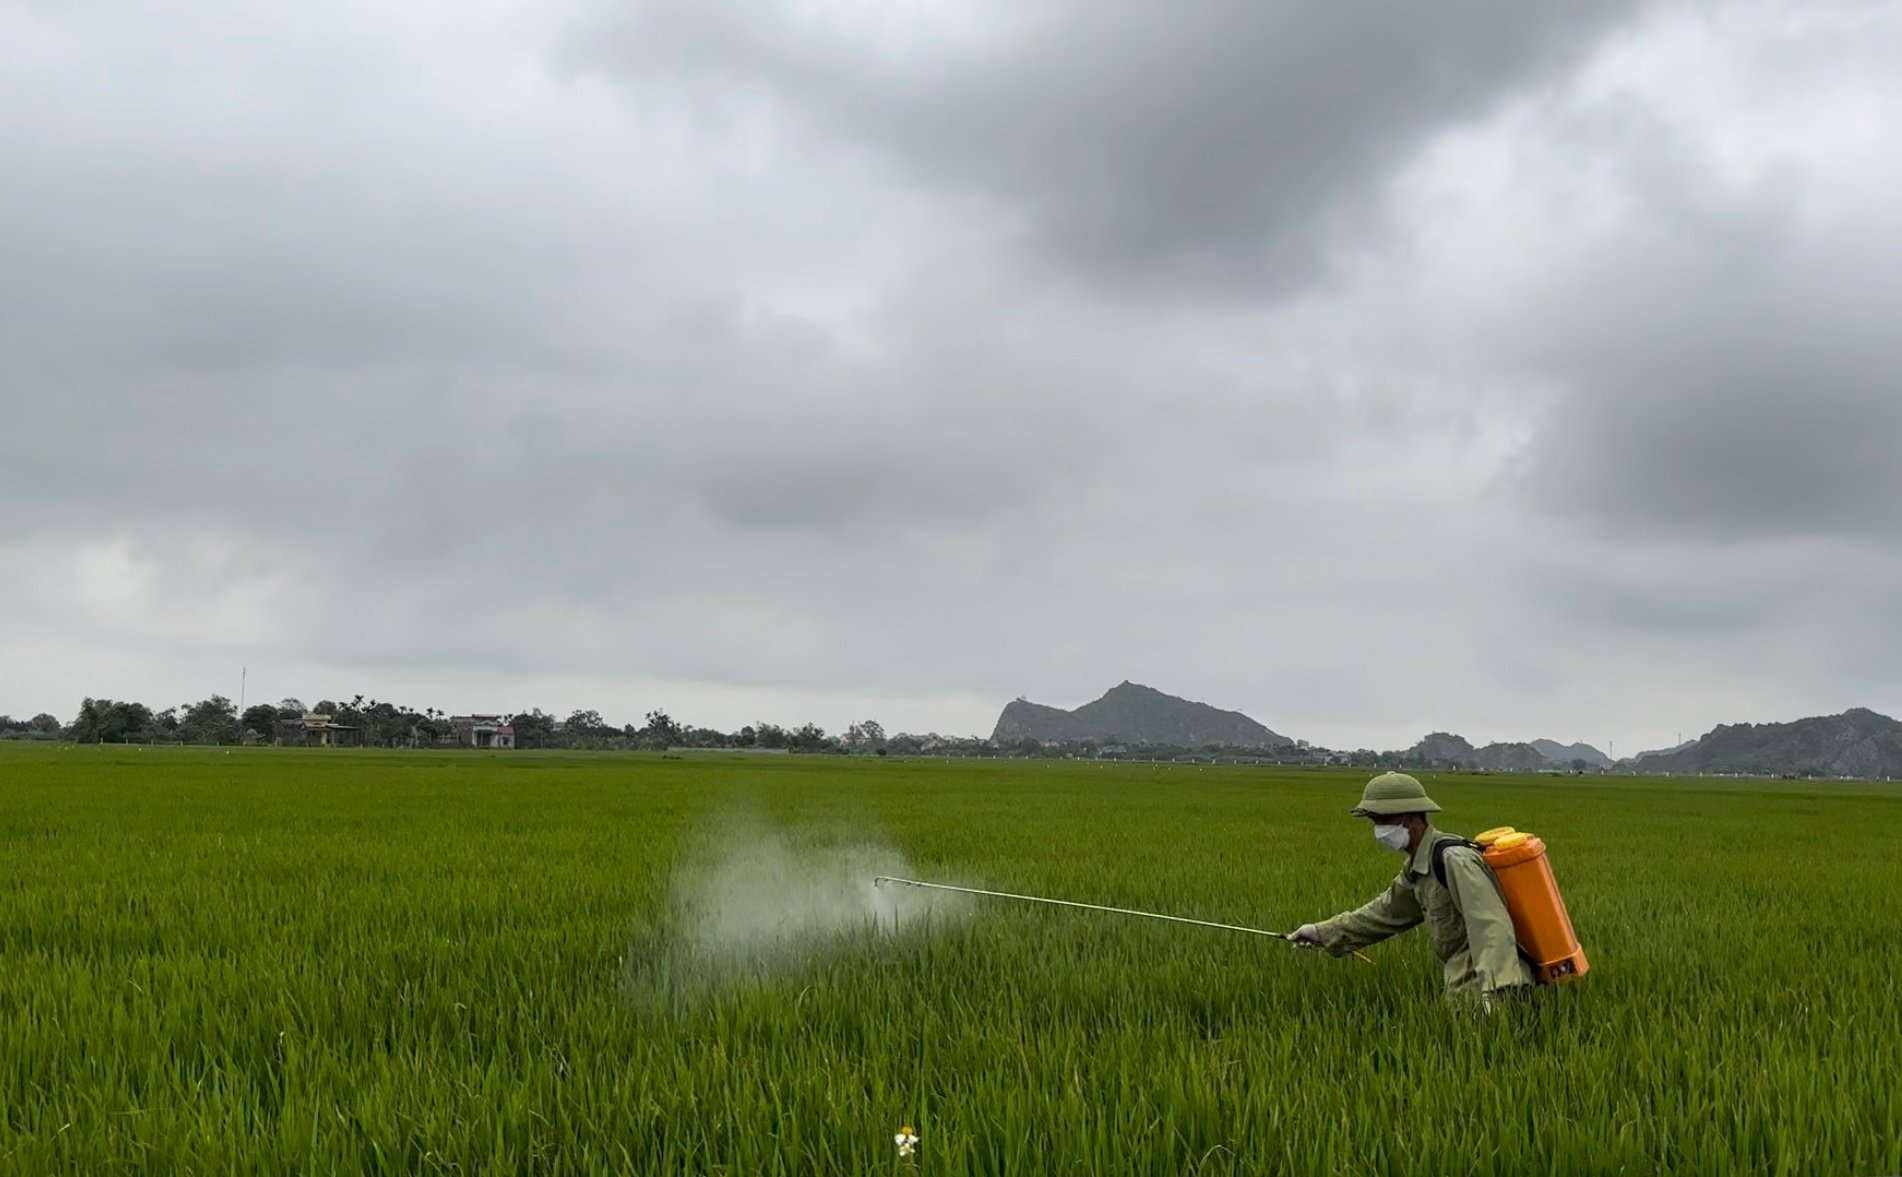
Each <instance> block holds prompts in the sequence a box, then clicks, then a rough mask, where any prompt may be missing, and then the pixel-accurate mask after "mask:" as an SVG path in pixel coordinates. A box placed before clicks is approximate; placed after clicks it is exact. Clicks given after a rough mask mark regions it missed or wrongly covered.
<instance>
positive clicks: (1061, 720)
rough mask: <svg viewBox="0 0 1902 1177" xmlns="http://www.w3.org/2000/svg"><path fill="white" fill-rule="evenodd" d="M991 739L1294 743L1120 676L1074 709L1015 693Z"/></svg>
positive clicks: (1234, 715) (1237, 715) (1237, 716)
mask: <svg viewBox="0 0 1902 1177" xmlns="http://www.w3.org/2000/svg"><path fill="white" fill-rule="evenodd" d="M991 739H992V740H993V741H994V742H996V743H998V744H1015V743H1017V742H1019V741H1022V740H1036V741H1038V742H1040V743H1047V742H1057V743H1076V742H1079V741H1082V740H1094V741H1096V742H1097V743H1115V744H1159V745H1168V746H1171V747H1177V748H1211V747H1229V748H1279V747H1285V746H1287V745H1289V744H1292V743H1294V741H1293V740H1290V739H1289V738H1287V737H1286V736H1283V735H1279V734H1277V733H1275V732H1272V731H1270V730H1269V729H1267V728H1265V727H1263V726H1262V725H1261V724H1259V723H1256V722H1255V721H1254V720H1252V719H1250V718H1248V717H1247V716H1246V715H1243V714H1242V713H1241V712H1239V711H1223V710H1220V709H1219V708H1215V707H1211V706H1209V705H1208V704H1206V703H1197V702H1194V701H1192V700H1189V699H1179V698H1177V697H1176V696H1174V695H1165V694H1163V693H1162V692H1161V691H1158V690H1156V689H1154V688H1153V687H1145V686H1142V685H1141V684H1139V683H1133V682H1123V683H1121V684H1119V685H1117V686H1114V687H1111V688H1110V689H1109V691H1108V692H1106V693H1105V694H1104V695H1103V697H1102V698H1100V699H1098V700H1096V701H1095V702H1093V703H1085V704H1084V705H1083V706H1081V707H1078V708H1077V709H1076V710H1075V711H1065V710H1063V709H1062V708H1060V707H1046V706H1044V705H1043V704H1041V703H1032V702H1029V701H1028V700H1025V699H1018V700H1016V701H1015V702H1012V703H1011V704H1009V705H1008V706H1006V707H1005V708H1004V713H1003V714H1002V715H1000V716H998V717H997V727H996V729H995V730H994V731H992V733H991Z"/></svg>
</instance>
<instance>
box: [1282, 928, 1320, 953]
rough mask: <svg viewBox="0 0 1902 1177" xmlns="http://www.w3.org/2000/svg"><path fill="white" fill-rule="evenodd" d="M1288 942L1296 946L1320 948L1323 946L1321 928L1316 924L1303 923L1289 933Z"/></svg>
mask: <svg viewBox="0 0 1902 1177" xmlns="http://www.w3.org/2000/svg"><path fill="white" fill-rule="evenodd" d="M1288 943H1290V944H1292V945H1294V946H1295V947H1296V948H1319V947H1320V946H1321V929H1320V928H1319V927H1318V926H1317V925H1314V924H1302V925H1301V926H1300V927H1298V928H1296V929H1295V930H1294V931H1292V932H1289V933H1288Z"/></svg>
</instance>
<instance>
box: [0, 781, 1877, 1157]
mask: <svg viewBox="0 0 1902 1177" xmlns="http://www.w3.org/2000/svg"><path fill="white" fill-rule="evenodd" d="M1426 779H1427V783H1428V787H1429V789H1430V790H1431V791H1432V792H1433V793H1434V795H1435V796H1436V798H1437V799H1438V800H1439V801H1440V802H1441V803H1442V804H1443V805H1445V806H1446V812H1445V813H1443V814H1441V815H1440V818H1441V821H1440V824H1441V825H1442V827H1443V828H1446V829H1449V830H1452V831H1455V832H1462V833H1468V834H1470V833H1472V832H1475V831H1477V830H1480V829H1483V828H1486V827H1488V826H1494V825H1500V824H1511V825H1515V826H1518V827H1520V828H1522V829H1530V830H1534V831H1536V832H1537V833H1539V834H1540V835H1541V836H1542V837H1544V838H1545V839H1546V841H1547V842H1548V844H1549V845H1550V846H1551V850H1552V856H1553V862H1554V866H1555V869H1556V870H1557V873H1558V877H1559V881H1560V883H1561V885H1562V886H1563V887H1564V890H1565V893H1566V896H1567V900H1568V902H1569V904H1570V906H1571V911H1572V916H1573V919H1574V922H1575V924H1576V925H1577V928H1578V931H1579V935H1580V938H1581V939H1582V940H1583V941H1584V943H1585V946H1586V950H1587V951H1588V953H1589V954H1590V956H1591V962H1592V974H1591V976H1590V977H1589V978H1587V979H1586V980H1585V981H1583V982H1582V983H1580V984H1578V985H1575V986H1571V987H1568V988H1564V989H1551V990H1542V991H1540V992H1539V993H1537V994H1536V997H1537V1000H1535V1001H1532V1002H1530V1003H1527V1004H1525V1005H1524V1006H1522V1007H1512V1008H1506V1009H1503V1010H1501V1011H1500V1012H1498V1013H1496V1014H1495V1015H1494V1016H1493V1017H1491V1018H1489V1019H1483V1020H1481V1019H1477V1018H1474V1017H1472V1016H1470V1015H1468V1014H1465V1013H1463V1012H1461V1011H1459V1010H1457V1009H1455V1008H1452V1007H1450V1006H1448V1005H1447V1004H1446V1003H1445V1002H1444V1001H1443V1000H1442V999H1441V996H1440V992H1439V970H1438V966H1437V963H1436V962H1435V961H1434V960H1433V959H1432V957H1431V955H1430V954H1429V952H1428V950H1427V946H1426V944H1425V943H1424V937H1422V936H1420V935H1419V934H1417V933H1416V934H1414V935H1410V936H1405V937H1401V938H1399V939H1396V940H1392V941H1389V942H1387V943H1385V944H1382V945H1379V946H1377V947H1376V948H1374V949H1373V950H1372V951H1371V955H1372V956H1374V958H1375V959H1376V962H1377V963H1376V964H1375V965H1373V966H1372V967H1368V966H1364V965H1360V964H1356V963H1354V962H1352V961H1336V960H1332V959H1329V958H1326V957H1323V956H1321V955H1319V954H1311V953H1303V952H1298V951H1295V950H1293V949H1291V948H1289V947H1288V946H1286V945H1284V944H1282V943H1279V942H1277V941H1273V940H1268V939H1265V938H1258V937H1251V936H1246V935H1240V934H1233V933H1224V932H1219V931H1213V930H1207V929H1197V928H1187V927H1179V926H1174V925H1169V924H1161V923H1153V922H1149V921H1143V920H1135V919H1129V918H1125V917H1116V916H1110V915H1101V914H1095V913H1086V912H1073V911H1061V910H1051V909H1044V908H1038V907H1034V906H1030V905H1012V904H1010V903H1007V902H1004V901H997V900H973V901H968V902H966V903H964V904H962V905H957V906H944V905H938V906H934V907H930V908H923V907H919V906H915V905H914V906H910V907H879V906H864V907H859V906H855V904H857V903H859V902H860V901H859V899H858V896H859V894H860V892H859V890H858V887H859V885H860V881H861V880H862V878H863V876H865V875H868V874H870V873H904V872H907V871H908V872H910V874H911V875H912V876H913V877H917V878H925V879H942V880H945V881H950V882H958V883H965V884H970V885H975V886H981V887H992V888H998V889H1002V890H1008V891H1018V892H1024V893H1029V894H1036V895H1049V896H1056V897H1061V898H1070V899H1077V900H1083V901H1087V902H1094V903H1107V904H1113V905H1117V906H1125V907H1132V908H1139V909H1147V910H1158V911H1165V912H1171V913H1175V914H1180V915H1186V916H1192V917H1197V918H1202V919H1209V920H1217V921H1222V922H1228V923H1236V924H1243V925H1249V926H1255V927H1266V928H1275V929H1287V928H1291V927H1293V926H1295V925H1296V924H1298V923H1300V922H1302V921H1304V920H1309V919H1318V918H1321V917H1324V916H1327V915H1330V914H1332V913H1334V912H1336V911H1339V910H1341V909H1343V908H1345V907H1348V906H1352V905H1355V904H1358V903H1359V902H1361V901H1362V900H1364V899H1366V898H1367V897H1369V896H1371V895H1372V894H1373V893H1374V892H1375V891H1377V890H1378V889H1379V888H1380V887H1382V886H1384V884H1385V882H1386V880H1387V879H1388V878H1390V877H1391V876H1392V874H1393V872H1394V870H1395V869H1396V867H1397V864H1398V859H1397V857H1396V856H1393V855H1389V854H1384V853H1382V852H1380V851H1379V850H1378V849H1377V848H1376V847H1375V846H1374V845H1373V843H1372V841H1371V840H1370V839H1369V838H1368V836H1367V830H1366V826H1365V823H1363V822H1359V821H1356V820H1352V819H1350V818H1348V817H1347V816H1346V810H1347V809H1348V807H1349V805H1350V804H1351V802H1352V800H1353V798H1355V797H1356V796H1358V792H1359V788H1360V785H1361V783H1362V782H1363V780H1364V774H1354V773H1321V772H1296V771H1276V770H1267V769H1257V768H1215V767H1210V766H1190V765H1172V766H1158V765H1146V764H1126V765H1097V764H1073V763H1053V762H1037V761H1031V762H1022V761H1020V762H1004V763H981V762H960V761H951V762H944V761H895V760H894V761H886V760H876V759H859V760H845V759H840V758H827V757H814V758H805V757H778V758H764V757H760V758H744V757H731V758H684V759H667V758H661V757H637V756H625V755H621V756H613V755H607V756H587V755H581V754H567V755H561V754H547V755H542V754H528V753H521V754H503V755H496V756H480V755H474V754H463V755H450V754H438V753H373V752H361V753H356V752H332V753H324V752H279V751H271V750H238V751H235V752H230V753H227V752H223V751H217V750H193V749H153V750H150V751H140V750H138V749H136V748H127V749H119V748H111V749H100V748H77V749H60V748H56V747H53V746H49V745H0V851H3V852H4V857H5V864H6V865H5V870H4V875H3V876H0V878H4V886H0V1172H18V1173H35V1174H38V1173H56V1172H74V1173H107V1172H150V1173H284V1172H298V1173H357V1172H371V1173H465V1174H466V1173H501V1172H509V1173H515V1172H525V1173H575V1174H592V1173H617V1174H672V1173H681V1174H686V1173H696V1174H707V1173H725V1174H736V1175H737V1174H805V1173H825V1174H838V1173H989V1174H1007V1173H1008V1174H1012V1175H1018V1174H1032V1173H1089V1174H1102V1173H1143V1174H1186V1173H1206V1174H1217V1173H1261V1172H1291V1173H1315V1174H1320V1173H1400V1174H1407V1173H1420V1174H1427V1173H1433V1174H1441V1173H1452V1172H1457V1173H1482V1174H1508V1173H1510V1174H1524V1173H1580V1172H1615V1171H1625V1172H1643V1173H1650V1172H1681V1173H1734V1172H1758V1173H1789V1174H1798V1173H1801V1174H1832V1173H1840V1174H1852V1173H1881V1172H1891V1173H1892V1172H1902V1085H1898V1084H1897V1083H1896V1081H1895V1075H1896V1070H1897V1060H1898V1058H1902V1003H1899V1002H1898V1000H1897V991H1896V978H1897V975H1898V965H1902V900H1899V899H1898V895H1899V894H1902V854H1898V851H1902V835H1899V834H1898V833H1897V831H1898V829H1902V793H1898V791H1897V787H1896V786H1887V785H1874V784H1868V785H1864V784H1842V783H1820V784H1816V783H1801V784H1799V783H1795V782H1767V781H1766V782H1746V781H1722V782H1686V781H1671V782H1668V783H1667V782H1655V781H1631V780H1614V779H1606V780H1600V779H1593V778H1550V777H1529V778H1511V777H1499V776H1494V777H1478V776H1440V777H1435V776H1429V777H1427V778H1426ZM878 902H883V901H882V900H881V901H878ZM906 1135H910V1136H912V1137H913V1138H914V1141H913V1144H912V1145H911V1147H910V1148H909V1149H908V1150H907V1149H906V1148H905V1147H904V1144H903V1140H902V1138H903V1137H904V1136H906Z"/></svg>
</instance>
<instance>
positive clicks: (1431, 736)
mask: <svg viewBox="0 0 1902 1177" xmlns="http://www.w3.org/2000/svg"><path fill="white" fill-rule="evenodd" d="M1401 756H1402V758H1403V759H1404V760H1405V761H1406V762H1407V763H1410V764H1418V765H1420V766H1421V767H1423V768H1483V769H1485V770H1487V771H1488V772H1543V771H1545V770H1546V769H1547V768H1549V767H1550V765H1548V764H1547V763H1546V759H1545V757H1544V756H1542V755H1540V754H1539V750H1538V749H1537V748H1534V747H1533V746H1532V745H1531V744H1488V745H1486V746H1485V747H1484V748H1475V747H1473V745H1472V742H1471V741H1470V740H1468V739H1467V738H1466V737H1465V736H1456V735H1454V734H1453V733H1452V732H1429V733H1427V735H1426V736H1425V737H1423V738H1422V739H1421V740H1420V742H1419V743H1417V744H1415V745H1414V746H1413V747H1411V748H1409V749H1407V750H1406V751H1405V752H1403V753H1401Z"/></svg>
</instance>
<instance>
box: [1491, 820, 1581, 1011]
mask: <svg viewBox="0 0 1902 1177" xmlns="http://www.w3.org/2000/svg"><path fill="white" fill-rule="evenodd" d="M1488 835H1491V836H1490V837H1489V836H1488ZM1479 840H1480V841H1481V842H1484V843H1486V851H1485V854H1486V865H1487V866H1489V867H1491V868H1492V872H1493V877H1494V878H1495V879H1497V880H1499V889H1500V891H1501V892H1503V893H1504V894H1505V897H1506V910H1507V912H1509V913H1510V914H1511V915H1512V929H1513V931H1514V933H1516V934H1517V935H1518V937H1519V946H1520V947H1521V948H1523V949H1525V950H1526V952H1528V953H1530V954H1531V956H1532V968H1533V975H1534V976H1535V977H1536V978H1537V979H1538V980H1539V981H1540V982H1542V983H1544V984H1547V985H1554V984H1559V983H1561V982H1565V981H1575V980H1577V979H1578V978H1580V977H1582V976H1584V975H1585V973H1586V971H1587V970H1588V969H1589V968H1590V967H1591V965H1590V964H1589V963H1588V962H1587V961H1586V959H1585V950H1584V949H1583V948H1582V947H1580V946H1579V943H1578V936H1577V935H1576V934H1575V933H1573V931H1572V917H1571V916H1570V915H1568V914H1566V911H1565V898H1564V897H1563V896H1562V895H1560V894H1559V884H1558V881H1557V880H1556V879H1554V878H1553V877H1552V864H1551V862H1550V861H1548V860H1547V859H1546V856H1545V843H1544V842H1541V841H1540V840H1539V839H1537V838H1535V837H1533V836H1532V835H1531V834H1525V833H1520V832H1518V831H1515V830H1510V829H1507V830H1504V832H1499V831H1494V830H1487V831H1486V833H1484V834H1481V835H1480V836H1479Z"/></svg>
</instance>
